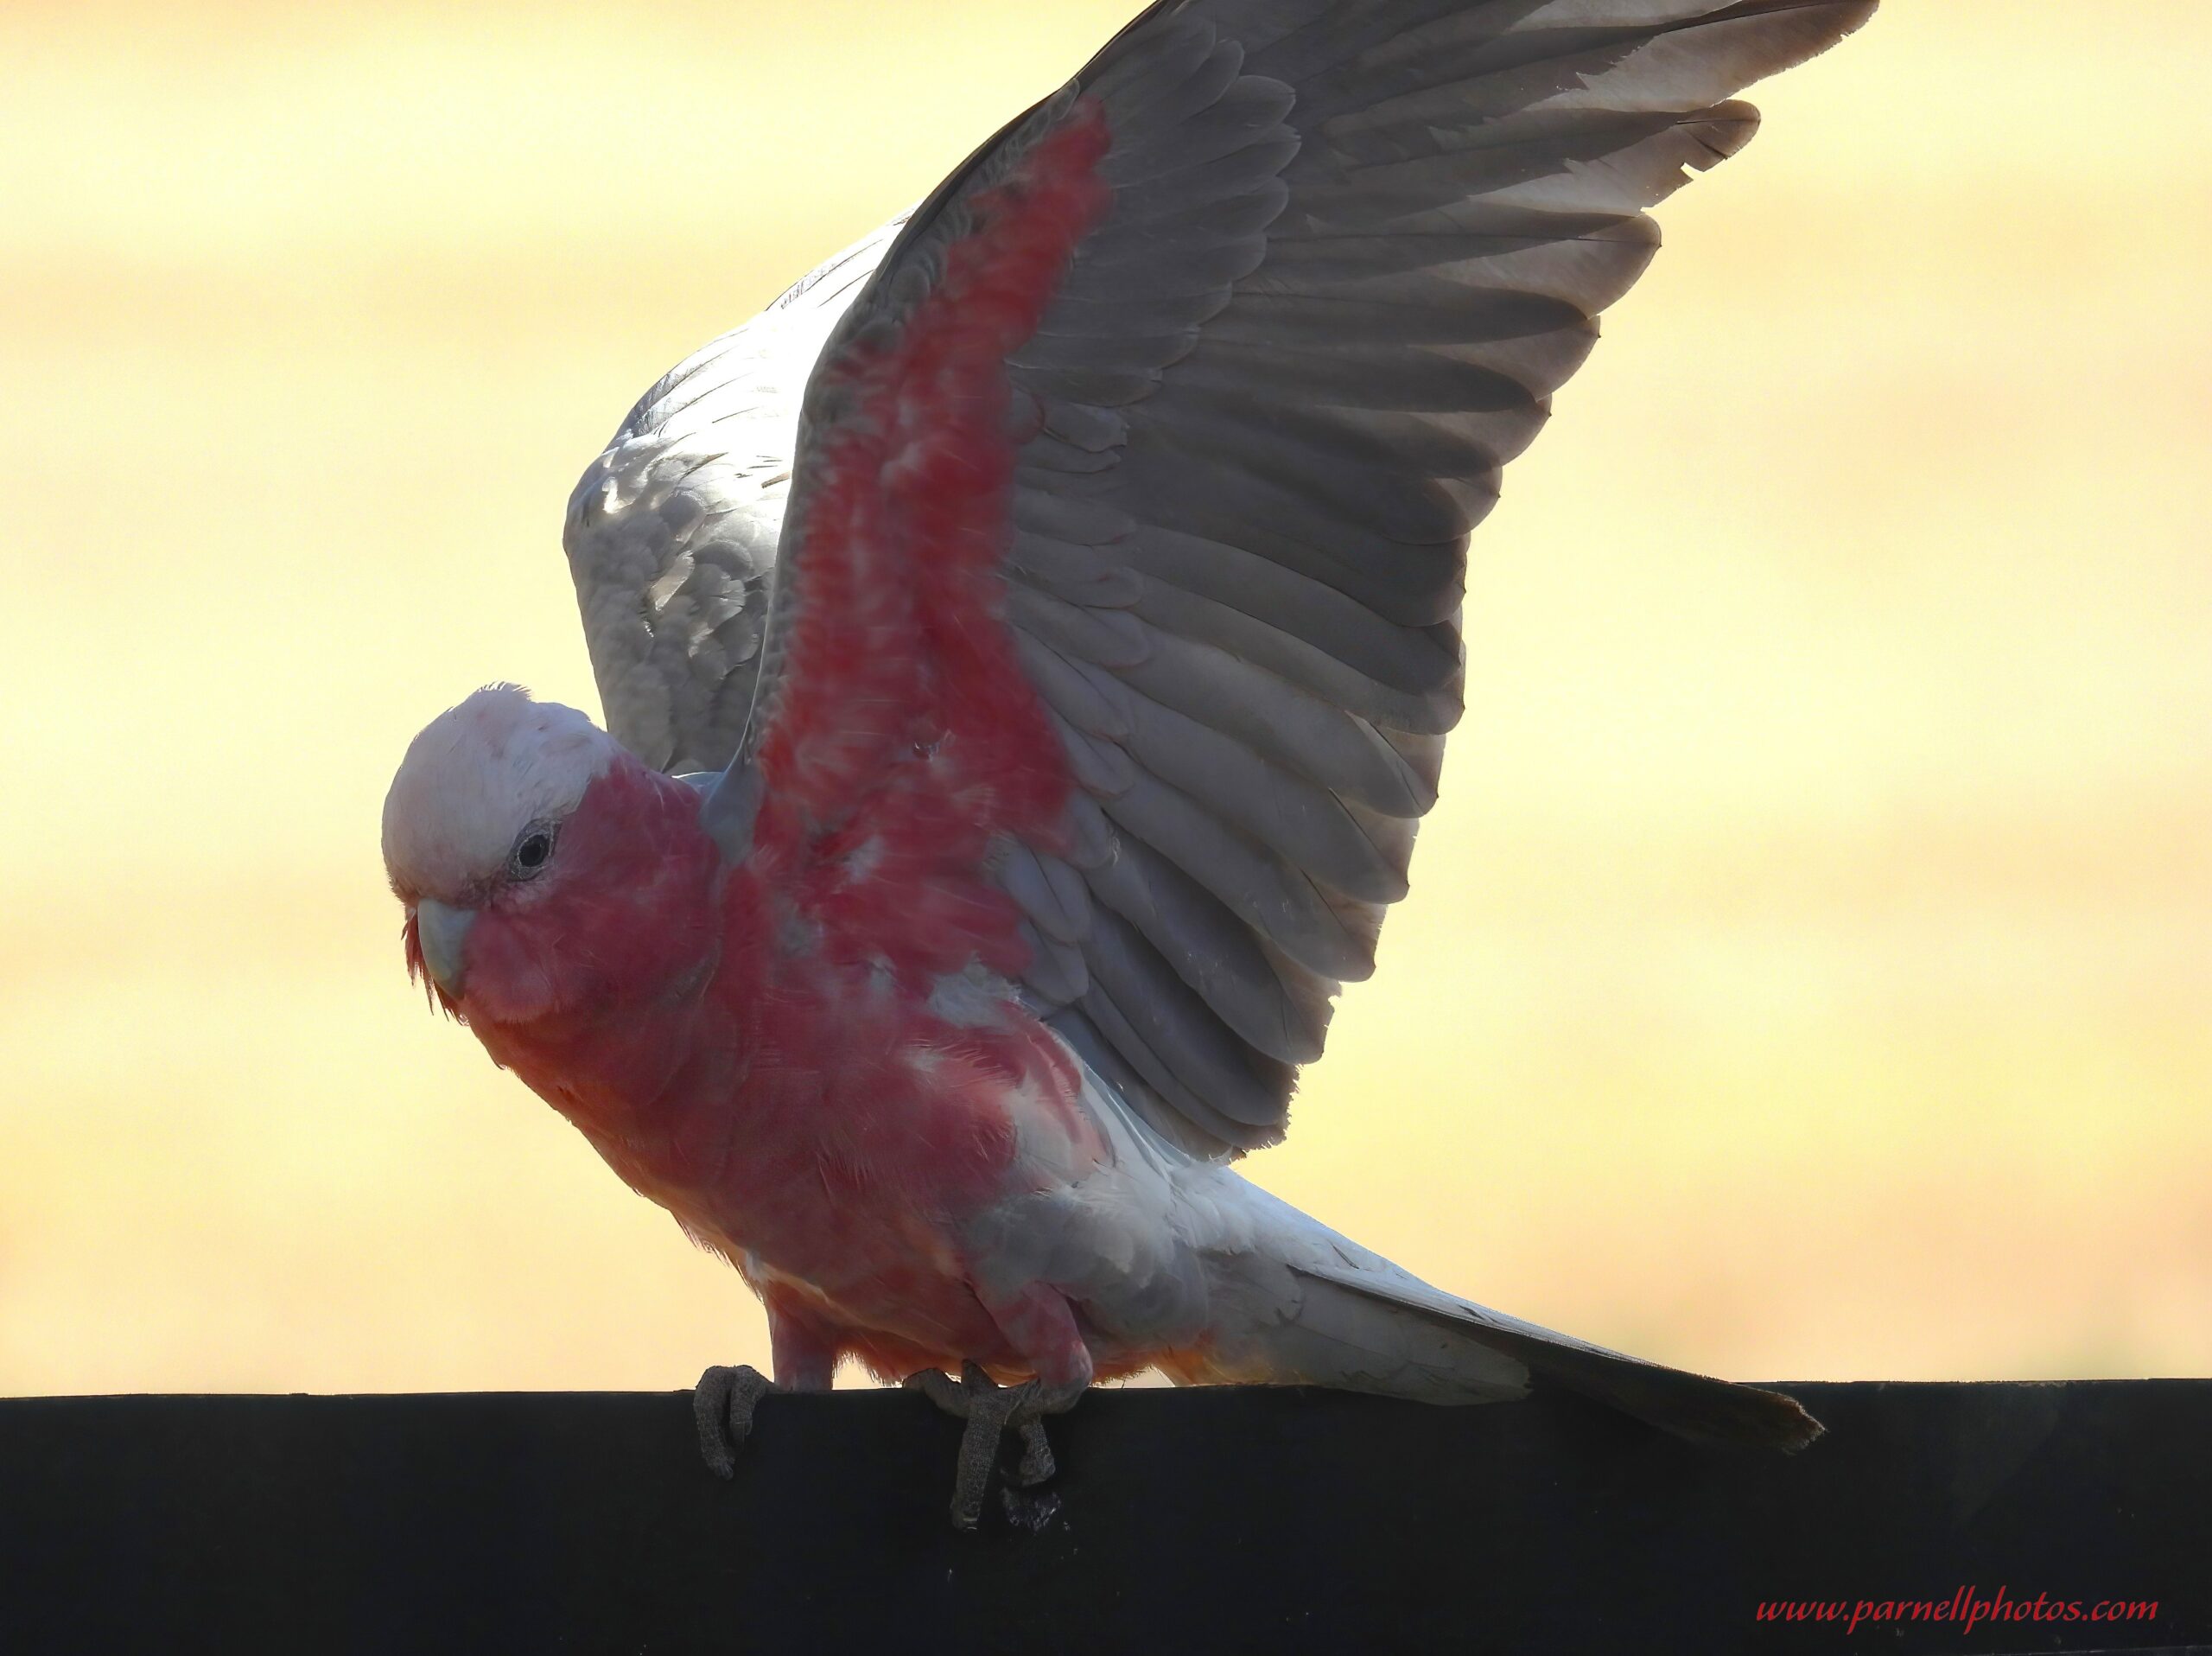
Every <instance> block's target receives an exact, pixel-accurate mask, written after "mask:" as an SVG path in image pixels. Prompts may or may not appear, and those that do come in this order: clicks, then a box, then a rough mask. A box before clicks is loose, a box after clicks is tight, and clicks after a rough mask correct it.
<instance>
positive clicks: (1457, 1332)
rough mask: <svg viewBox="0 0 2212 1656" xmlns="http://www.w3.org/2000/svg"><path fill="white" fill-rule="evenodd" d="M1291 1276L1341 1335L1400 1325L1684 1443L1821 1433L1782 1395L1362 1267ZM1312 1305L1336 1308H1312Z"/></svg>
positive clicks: (1385, 1337) (1800, 1444)
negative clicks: (1612, 1347)
mask: <svg viewBox="0 0 2212 1656" xmlns="http://www.w3.org/2000/svg"><path fill="white" fill-rule="evenodd" d="M1294 1274H1295V1275H1296V1276H1298V1277H1300V1279H1301V1286H1302V1287H1303V1288H1304V1290H1305V1295H1304V1298H1305V1301H1306V1303H1305V1305H1304V1306H1302V1307H1301V1320H1304V1319H1306V1318H1310V1317H1313V1316H1315V1315H1317V1314H1318V1315H1319V1316H1320V1317H1322V1318H1323V1319H1325V1321H1326V1322H1329V1323H1331V1324H1332V1325H1334V1326H1336V1327H1337V1328H1339V1329H1340V1330H1347V1331H1348V1330H1349V1329H1350V1328H1357V1327H1359V1326H1360V1325H1361V1324H1363V1323H1366V1324H1369V1325H1371V1326H1372V1328H1373V1333H1374V1334H1375V1336H1376V1337H1377V1339H1378V1341H1380V1342H1382V1343H1384V1344H1386V1345H1389V1346H1402V1345H1403V1344H1404V1343H1405V1342H1406V1341H1407V1340H1408V1337H1409V1335H1411V1334H1412V1333H1413V1330H1412V1329H1409V1328H1407V1327H1405V1326H1404V1325H1405V1324H1406V1323H1407V1322H1413V1323H1414V1324H1417V1325H1421V1326H1423V1327H1425V1328H1426V1329H1427V1330H1429V1331H1431V1332H1432V1333H1433V1334H1434V1335H1440V1336H1441V1337H1442V1342H1443V1347H1444V1351H1443V1352H1440V1353H1439V1354H1440V1355H1442V1354H1444V1353H1445V1352H1449V1351H1450V1349H1451V1347H1452V1346H1459V1347H1463V1348H1464V1353H1465V1354H1464V1356H1463V1357H1462V1359H1461V1361H1462V1363H1464V1364H1465V1365H1466V1366H1467V1367H1469V1368H1470V1369H1473V1370H1478V1371H1487V1370H1491V1369H1494V1368H1495V1367H1496V1360H1497V1358H1500V1357H1503V1358H1506V1359H1508V1360H1510V1361H1511V1362H1513V1363H1514V1364H1516V1365H1517V1366H1520V1367H1522V1368H1523V1369H1525V1370H1526V1371H1527V1372H1528V1373H1529V1374H1532V1375H1534V1376H1535V1377H1536V1378H1537V1379H1540V1380H1544V1381H1548V1382H1550V1383H1552V1384H1554V1385H1563V1386H1565V1387H1567V1389H1568V1390H1570V1391H1573V1392H1580V1393H1581V1394H1582V1395H1583V1396H1584V1397H1586V1398H1592V1399H1593V1400H1595V1401H1597V1402H1599V1403H1604V1404H1610V1405H1611V1406H1612V1407H1613V1408H1616V1409H1618V1410H1620V1411H1622V1412H1623V1413H1624V1414H1630V1415H1633V1416H1635V1417H1637V1419H1638V1420H1643V1421H1649V1423H1650V1424H1652V1425H1654V1426H1657V1427H1659V1428H1661V1429H1662V1430H1665V1431H1669V1432H1672V1433H1673V1434H1675V1436H1677V1437H1685V1438H1688V1439H1689V1440H1690V1441H1691V1442H1692V1443H1735V1444H1745V1445H1749V1446H1751V1447H1754V1448H1758V1449H1782V1450H1784V1451H1787V1452H1791V1453H1794V1452H1796V1450H1798V1449H1803V1448H1804V1447H1805V1446H1806V1445H1807V1444H1808V1443H1811V1442H1812V1441H1813V1440H1814V1439H1815V1438H1816V1437H1818V1436H1820V1435H1821V1423H1820V1422H1819V1421H1817V1420H1815V1419H1814V1418H1813V1417H1812V1416H1811V1415H1809V1414H1808V1413H1807V1412H1806V1411H1805V1409H1804V1406H1803V1405H1802V1404H1800V1403H1799V1402H1798V1401H1797V1400H1796V1398H1791V1397H1787V1396H1785V1395H1783V1393H1782V1392H1769V1391H1764V1390H1762V1389H1761V1388H1759V1387H1758V1386H1751V1385H1735V1384H1733V1383H1732V1382H1730V1381H1727V1380H1717V1379H1713V1378H1712V1377H1711V1376H1710V1375H1706V1374H1693V1373H1688V1371H1687V1370H1684V1369H1679V1368H1669V1367H1666V1366H1664V1365H1662V1364H1659V1363H1652V1362H1646V1361H1644V1360H1643V1359H1642V1358H1638V1357H1630V1356H1628V1355H1626V1354H1625V1353H1621V1352H1617V1351H1608V1350H1606V1349H1605V1347H1602V1346H1592V1345H1590V1344H1587V1343H1586V1342H1585V1341H1580V1340H1576V1339H1573V1338H1572V1337H1570V1336H1568V1335H1567V1334H1555V1333H1554V1332H1553V1331H1552V1330H1550V1329H1548V1328H1538V1327H1536V1326H1535V1324H1534V1323H1528V1322H1520V1321H1518V1320H1517V1319H1516V1318H1512V1317H1506V1316H1501V1315H1498V1314H1497V1313H1496V1312H1494V1311H1488V1310H1485V1309H1483V1308H1482V1307H1480V1306H1477V1305H1470V1304H1467V1303H1465V1302H1464V1301H1460V1300H1455V1299H1453V1298H1452V1297H1451V1296H1449V1295H1446V1294H1444V1293H1441V1292H1440V1291H1439V1290H1435V1289H1433V1288H1430V1287H1429V1286H1428V1285H1427V1283H1420V1282H1418V1280H1417V1279H1416V1280H1415V1281H1414V1282H1412V1283H1396V1282H1393V1281H1392V1280H1391V1279H1389V1278H1388V1277H1380V1278H1378V1277H1373V1276H1371V1275H1370V1274H1369V1273H1366V1272H1363V1271H1342V1272H1330V1273H1328V1274H1321V1273H1319V1272H1317V1271H1311V1270H1300V1269H1296V1268H1294ZM1317 1299H1319V1300H1323V1301H1328V1300H1337V1301H1339V1302H1342V1303H1337V1304H1333V1305H1326V1306H1323V1305H1316V1304H1315V1303H1313V1302H1314V1301H1315V1300H1317ZM1478 1353H1479V1356H1478ZM1431 1386H1433V1381H1431V1382H1430V1383H1429V1384H1428V1385H1422V1384H1420V1383H1418V1382H1417V1383H1416V1384H1415V1385H1413V1386H1409V1387H1408V1388H1406V1389H1405V1390H1404V1391H1403V1392H1402V1393H1401V1395H1413V1396H1417V1397H1418V1396H1422V1395H1425V1394H1426V1393H1427V1392H1429V1390H1430V1389H1431ZM1440 1400H1441V1399H1440Z"/></svg>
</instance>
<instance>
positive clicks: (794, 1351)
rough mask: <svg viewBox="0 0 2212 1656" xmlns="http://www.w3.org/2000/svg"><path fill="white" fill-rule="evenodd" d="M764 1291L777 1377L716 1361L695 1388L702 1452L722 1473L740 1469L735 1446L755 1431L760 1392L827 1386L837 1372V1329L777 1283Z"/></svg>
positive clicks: (715, 1470) (713, 1469)
mask: <svg viewBox="0 0 2212 1656" xmlns="http://www.w3.org/2000/svg"><path fill="white" fill-rule="evenodd" d="M760 1297H761V1300H762V1302H763V1303H765V1304H766V1307H767V1309H768V1348H769V1350H770V1351H771V1352H772V1353H773V1355H774V1359H775V1364H776V1378H775V1379H772V1380H771V1379H769V1378H768V1377H767V1376H766V1375H765V1374H763V1373H761V1372H760V1370H759V1369H757V1368H753V1367H751V1366H748V1365H746V1364H740V1365H739V1366H736V1367H735V1368H723V1367H721V1366H715V1367H713V1368H709V1370H708V1371H707V1372H706V1373H704V1374H702V1375H701V1376H700V1377H699V1384H698V1385H696V1386H695V1387H694V1388H692V1392H691V1416H692V1418H693V1419H694V1420H695V1421H696V1422H697V1423H698V1427H699V1455H700V1458H701V1459H702V1460H703V1461H705V1462H706V1463H707V1469H708V1470H709V1471H710V1472H712V1473H713V1474H715V1476H716V1477H718V1478H733V1477H735V1476H736V1475H737V1452H738V1450H739V1449H741V1448H743V1447H744V1445H745V1440H746V1438H747V1436H750V1435H751V1433H752V1430H753V1410H754V1409H756V1408H758V1407H759V1406H760V1399H761V1398H765V1397H766V1396H767V1395H768V1393H769V1392H827V1391H828V1390H829V1386H830V1383H831V1382H832V1381H833V1380H834V1379H836V1374H837V1358H838V1355H839V1353H840V1351H841V1350H842V1343H841V1340H840V1336H839V1333H838V1331H837V1330H836V1328H832V1327H830V1326H829V1324H828V1323H826V1322H823V1321H822V1319H821V1318H820V1317H818V1316H817V1315H814V1314H813V1313H812V1312H811V1311H810V1309H809V1308H807V1307H806V1306H805V1305H804V1304H799V1303H793V1302H792V1301H791V1297H790V1296H788V1295H786V1294H785V1293H783V1292H781V1291H779V1290H776V1289H773V1288H771V1289H769V1290H765V1291H764V1292H763V1293H762V1294H761V1296H760Z"/></svg>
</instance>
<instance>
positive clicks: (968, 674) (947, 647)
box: [753, 99, 1109, 992]
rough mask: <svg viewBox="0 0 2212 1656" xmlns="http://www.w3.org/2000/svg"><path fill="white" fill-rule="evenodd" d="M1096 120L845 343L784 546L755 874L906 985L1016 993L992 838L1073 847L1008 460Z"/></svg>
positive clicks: (980, 202) (1100, 195) (1081, 107)
mask: <svg viewBox="0 0 2212 1656" xmlns="http://www.w3.org/2000/svg"><path fill="white" fill-rule="evenodd" d="M1107 143H1108V139H1107V135H1106V131H1105V123H1104V118H1103V114H1102V112H1101V111H1100V110H1099V108H1098V105H1097V104H1096V102H1095V101H1093V100H1087V99H1086V100H1080V101H1077V103H1076V104H1075V105H1073V106H1072V107H1071V109H1070V111H1068V113H1067V114H1066V115H1065V117H1064V118H1061V119H1060V120H1059V121H1058V123H1057V124H1054V125H1053V126H1052V129H1051V130H1050V131H1047V132H1046V134H1045V135H1044V136H1043V137H1040V138H1039V140H1038V141H1037V142H1036V143H1034V144H1033V145H1032V146H1030V147H1029V148H1028V149H1027V150H1026V151H1025V152H1024V153H1023V154H1022V155H1021V156H1020V159H1019V160H1018V161H1017V162H1015V164H1014V165H1013V166H1012V167H1011V168H1010V169H1007V172H1006V173H1005V175H1004V176H1003V177H1001V179H1000V180H999V181H998V182H996V183H995V184H993V185H991V186H990V187H989V188H985V189H982V190H981V191H978V192H977V193H976V194H974V195H973V196H971V197H970V198H969V200H968V201H967V202H966V210H967V216H968V217H969V220H970V221H971V226H972V227H970V228H969V231H968V232H967V233H966V234H965V235H963V236H962V237H960V238H959V239H957V240H956V241H954V242H952V244H951V245H950V247H949V248H947V249H946V250H945V253H944V265H943V271H942V273H941V274H940V275H939V276H938V278H937V280H936V281H935V283H933V284H932V285H931V288H930V289H929V290H928V291H927V292H926V294H925V295H924V296H923V297H922V298H921V300H920V302H919V303H918V304H916V305H915V306H913V308H912V309H911V311H909V312H908V313H907V314H906V316H905V317H904V318H903V320H902V321H901V322H900V323H899V326H898V327H897V328H895V329H888V330H886V329H878V330H871V331H867V332H863V333H862V334H861V335H860V336H859V337H857V338H854V339H851V340H849V341H843V342H842V348H840V345H839V342H838V341H833V342H832V346H831V349H830V351H829V353H827V354H826V355H825V357H824V360H823V365H822V366H821V368H820V369H819V370H818V371H817V378H816V380H815V382H814V385H813V387H812V395H813V396H815V397H817V398H822V399H823V400H829V401H834V402H836V404H839V405H840V406H841V407H842V415H841V417H840V418H839V419H838V421H837V423H836V424H835V425H834V426H833V427H831V428H829V429H828V430H823V431H822V432H821V434H820V436H819V440H818V443H817V446H816V449H815V450H814V451H813V453H812V454H811V455H810V457H809V458H810V470H809V474H808V479H809V484H810V487H808V489H807V491H806V493H805V494H804V499H803V501H802V503H801V504H800V505H799V506H798V507H796V508H795V510H794V513H793V517H792V521H793V523H794V524H795V525H797V532H796V535H795V536H794V534H793V532H792V530H791V528H789V527H787V529H786V532H785V538H786V542H787V545H789V549H790V550H789V557H790V559H791V562H790V563H789V564H786V565H785V567H790V568H796V569H797V570H800V571H803V580H804V589H803V598H802V599H801V600H800V601H799V602H795V603H793V604H792V605H791V606H790V607H789V608H786V609H785V610H783V611H782V612H781V613H783V614H785V615H789V616H790V618H791V642H790V646H789V651H788V653H787V654H786V655H785V657H784V658H783V660H782V672H783V674H784V677H783V678H782V679H781V681H780V683H781V685H782V686H783V692H782V693H781V694H780V695H779V697H778V698H777V700H776V703H775V705H774V709H773V714H772V717H771V718H770V719H769V721H768V722H767V723H766V726H765V728H764V732H763V736H762V740H761V742H760V746H759V748H758V750H757V753H756V755H755V762H756V763H757V765H758V766H759V768H760V779H761V782H762V784H763V785H764V793H763V798H762V805H761V810H760V816H759V818H757V824H756V827H755V830H754V838H753V844H754V857H755V858H756V865H757V866H759V867H760V868H762V869H764V870H767V871H772V872H774V873H780V874H783V875H785V876H787V877H789V878H790V879H791V880H792V882H794V886H795V895H796V898H797V901H798V907H799V908H800V909H801V911H802V912H803V913H804V914H806V915H807V916H808V918H809V919H810V920H812V921H813V922H814V923H815V924H816V925H817V926H818V927H821V928H822V933H823V944H824V946H825V947H826V949H827V950H828V952H829V954H830V956H831V958H832V959H839V960H842V961H849V962H854V963H858V962H860V961H863V960H868V959H880V960H882V961H885V962H887V964H888V965H890V966H891V967H892V968H893V971H895V972H896V973H897V974H898V975H899V978H901V979H902V981H904V982H905V983H906V984H907V986H909V987H911V988H914V989H916V990H920V991H923V992H926V990H927V988H928V982H929V980H930V979H931V978H936V977H938V976H939V975H941V974H944V973H946V972H952V971H959V970H960V969H961V968H962V967H963V966H964V965H966V964H967V962H968V960H969V959H970V958H979V959H982V962H983V963H984V964H985V965H988V966H989V967H991V968H992V969H993V970H994V971H999V972H1001V973H1003V974H1005V975H1007V976H1008V977H1016V976H1019V975H1020V972H1021V971H1022V970H1023V968H1024V966H1025V965H1027V959H1028V954H1029V951H1028V950H1027V948H1026V947H1025V946H1023V944H1022V942H1021V939H1020V937H1019V935H1018V927H1019V921H1020V914H1019V911H1018V909H1017V908H1016V906H1015V905H1014V902H1013V901H1011V900H1010V899H1009V898H1007V896H1006V895H1005V894H1004V893H1003V892H1002V891H1001V889H999V888H997V887H996V886H995V885H992V884H990V883H989V882H988V881H987V880H985V878H984V877H983V865H984V863H985V859H986V854H987V851H988V848H989V846H990V844H991V841H992V839H993V838H994V837H995V836H997V835H1001V834H1005V835H1012V836H1014V837H1016V838H1020V839H1022V840H1026V841H1029V842H1032V843H1034V844H1039V845H1041V846H1045V847H1047V848H1050V849H1052V850H1059V849H1062V848H1063V847H1064V843H1065V837H1066V827H1065V822H1066V814H1067V804H1068V795H1069V792H1070V789H1071V780H1070V777H1069V773H1068V767H1067V762H1066V760H1065V755H1064V754H1063V752H1062V750H1061V748H1060V743H1059V741H1058V737H1057V736H1055V734H1054V733H1053V730H1052V726H1051V724H1050V723H1049V722H1048V720H1047V717H1046V713H1045V710H1044V709H1043V707H1042V706H1041V705H1040V704H1039V702H1038V699H1037V697H1036V694H1035V692H1034V691H1033V690H1032V689H1031V688H1030V685H1029V682H1028V679H1027V677H1026V675H1025V674H1024V673H1023V672H1022V670H1021V667H1020V663H1019V661H1018V660H1017V659H1016V656H1015V653H1014V643H1013V640H1012V637H1011V635H1010V634H1009V633H1008V632H1007V627H1006V625H1005V607H1006V582H1005V578H1004V576H1003V575H1002V574H1001V567H1000V566H1001V563H1002V561H1003V558H1004V556H1005V550H1006V540H1007V529H1008V514H1009V511H1010V502H1011V491H1010V487H1009V485H1010V483H1011V480H1012V477H1013V474H1014V442H1013V440H1012V436H1011V434H1010V432H1009V429H1008V420H1007V415H1008V411H1009V408H1010V405H1011V403H1012V387H1011V385H1010V384H1009V382H1008V380H1007V372H1006V358H1007V356H1008V355H1009V354H1010V353H1012V352H1014V350H1015V349H1016V348H1018V347H1020V345H1021V344H1022V343H1024V342H1025V341H1027V340H1028V339H1029V338H1030V337H1031V336H1032V335H1033V334H1034V333H1035V332H1036V329H1037V324H1038V322H1039V317H1040V316H1041V315H1042V314H1043V312H1044V309H1045V307H1046V304H1047V303H1048V302H1049V301H1050V299H1051V297H1052V294H1053V292H1054V291H1055V290H1057V288H1058V283H1059V279H1060V277H1061V275H1062V274H1063V272H1064V271H1065V269H1066V267H1067V264H1068V261H1069V259H1070V258H1071V256H1072V254H1073V252H1074V250H1075V247H1076V245H1077V243H1078V242H1079V241H1080V239H1082V237H1083V234H1084V232H1085V231H1086V230H1087V229H1088V228H1089V227H1090V225H1091V224H1092V222H1093V221H1094V220H1096V218H1097V216H1098V214H1099V213H1101V212H1102V211H1103V208H1104V207H1105V205H1106V203H1107V201H1108V199H1109V196H1108V191H1107V189H1106V187H1105V186H1104V185H1103V183H1102V182H1100V181H1099V180H1098V178H1097V176H1096V170H1095V169H1096V163H1097V162H1098V160H1099V158H1100V157H1101V156H1103V155H1104V153H1105V151H1106V148H1107Z"/></svg>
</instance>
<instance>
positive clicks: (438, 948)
mask: <svg viewBox="0 0 2212 1656" xmlns="http://www.w3.org/2000/svg"><path fill="white" fill-rule="evenodd" d="M475 923H476V914H475V912H474V910H472V909H467V908H453V907H452V906H451V905H449V904H447V903H442V902H439V901H436V900H435V898H431V897H425V898H423V900H422V901H419V902H417V903H416V905H415V935H416V938H417V939H420V940H421V942H422V946H423V966H424V968H425V969H427V970H428V971H429V974H430V981H431V982H432V983H434V984H436V985H437V986H438V987H439V988H440V989H442V990H444V991H445V993H446V997H447V998H448V1000H459V999H460V998H461V979H462V978H465V977H466V976H467V965H465V964H464V963H463V962H462V960H461V945H462V944H463V943H465V942H467V940H468V928H469V927H471V926H474V924H475Z"/></svg>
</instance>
